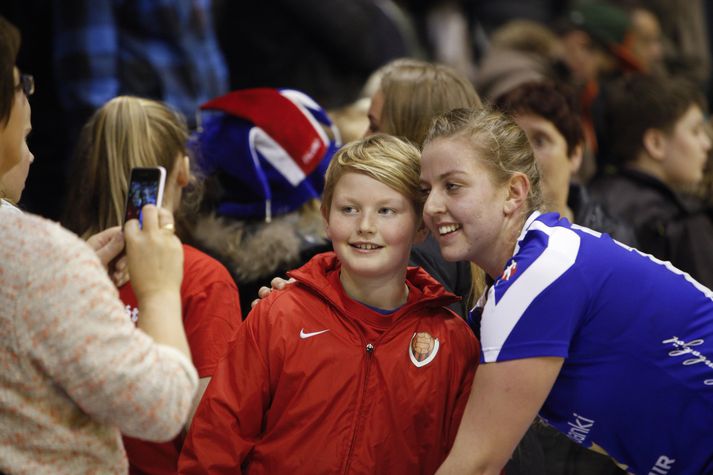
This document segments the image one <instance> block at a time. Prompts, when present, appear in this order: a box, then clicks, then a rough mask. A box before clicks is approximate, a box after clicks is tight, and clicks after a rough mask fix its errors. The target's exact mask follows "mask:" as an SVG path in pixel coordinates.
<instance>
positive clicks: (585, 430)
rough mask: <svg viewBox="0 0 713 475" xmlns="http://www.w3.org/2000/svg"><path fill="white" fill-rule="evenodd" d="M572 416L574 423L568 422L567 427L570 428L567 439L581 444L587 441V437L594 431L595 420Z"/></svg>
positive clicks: (576, 415) (577, 415)
mask: <svg viewBox="0 0 713 475" xmlns="http://www.w3.org/2000/svg"><path fill="white" fill-rule="evenodd" d="M572 415H573V416H574V422H572V421H568V422H567V425H568V426H569V432H567V437H569V438H570V439H572V440H574V441H575V442H577V443H579V444H581V443H582V442H584V441H585V440H586V439H587V435H588V434H589V432H590V431H591V430H592V427H593V426H594V420H592V419H587V418H586V417H582V416H580V415H579V414H576V413H572Z"/></svg>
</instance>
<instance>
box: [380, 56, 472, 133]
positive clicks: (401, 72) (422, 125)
mask: <svg viewBox="0 0 713 475" xmlns="http://www.w3.org/2000/svg"><path fill="white" fill-rule="evenodd" d="M383 71H384V72H383V76H382V78H381V85H380V88H379V89H380V90H381V93H382V94H383V96H384V106H383V108H382V111H381V121H380V127H381V132H384V133H387V134H390V135H396V136H399V137H404V138H406V139H408V140H410V141H411V142H413V143H414V144H416V145H418V146H419V147H420V146H421V144H422V143H423V139H424V138H425V137H426V132H428V126H429V125H430V123H431V120H432V119H433V117H435V116H436V115H438V114H442V113H444V112H448V111H449V110H452V109H455V108H458V107H469V108H474V109H475V108H479V107H481V106H482V102H481V100H480V97H479V96H478V94H477V93H476V92H475V89H474V88H473V85H472V84H471V83H470V81H469V80H468V79H467V78H465V77H464V76H462V75H461V74H460V73H458V72H457V71H456V70H455V69H453V68H450V67H448V66H444V65H441V64H433V63H428V62H425V61H419V60H415V59H399V60H395V61H393V62H391V63H389V64H387V65H386V66H385V67H384V69H383Z"/></svg>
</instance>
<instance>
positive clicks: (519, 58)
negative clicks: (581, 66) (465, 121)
mask: <svg viewBox="0 0 713 475" xmlns="http://www.w3.org/2000/svg"><path fill="white" fill-rule="evenodd" d="M490 40H491V41H490V46H489V47H488V50H487V51H486V52H485V55H484V56H483V58H482V60H481V62H480V65H479V69H478V73H477V75H476V80H475V87H476V89H477V90H478V92H479V93H480V94H481V95H482V96H483V97H484V98H486V99H488V100H490V101H495V100H497V98H498V96H500V95H501V94H503V93H505V92H507V91H509V90H510V89H512V88H514V87H516V86H518V85H520V84H523V83H526V82H529V81H535V80H544V79H547V78H550V79H555V78H560V79H569V70H568V69H567V66H566V64H565V63H564V60H563V54H564V53H563V46H562V43H561V41H560V39H559V38H558V37H557V35H555V34H554V32H552V31H551V30H550V29H549V28H547V27H546V26H544V25H542V24H540V23H537V22H533V21H530V20H512V21H510V22H508V23H506V24H504V25H503V26H501V27H500V28H498V29H497V30H495V31H494V32H493V35H492V37H491V39H490Z"/></svg>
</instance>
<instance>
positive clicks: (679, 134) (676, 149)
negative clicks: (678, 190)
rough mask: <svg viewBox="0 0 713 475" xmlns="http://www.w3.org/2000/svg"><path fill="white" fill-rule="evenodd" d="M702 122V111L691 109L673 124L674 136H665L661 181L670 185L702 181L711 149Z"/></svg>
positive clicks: (695, 106)
mask: <svg viewBox="0 0 713 475" xmlns="http://www.w3.org/2000/svg"><path fill="white" fill-rule="evenodd" d="M704 120H705V119H704V117H703V111H701V108H700V107H698V106H697V105H692V106H691V107H689V108H688V110H687V111H686V113H685V114H683V116H682V117H681V118H680V119H679V120H678V122H676V125H675V126H674V128H673V132H671V133H670V134H666V135H665V137H664V143H663V147H664V148H663V152H664V160H663V161H662V167H663V173H664V181H665V182H666V183H668V184H669V185H674V186H676V185H679V186H681V185H682V186H687V185H695V184H698V183H700V181H701V180H702V179H703V169H704V167H705V164H706V160H707V159H708V152H709V151H710V149H711V139H710V138H709V137H708V133H707V132H706V130H705V126H704Z"/></svg>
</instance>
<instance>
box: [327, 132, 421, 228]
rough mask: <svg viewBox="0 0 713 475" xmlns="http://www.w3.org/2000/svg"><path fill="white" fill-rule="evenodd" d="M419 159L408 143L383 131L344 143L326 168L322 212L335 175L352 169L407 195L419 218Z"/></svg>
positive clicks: (330, 197) (329, 207) (330, 198)
mask: <svg viewBox="0 0 713 475" xmlns="http://www.w3.org/2000/svg"><path fill="white" fill-rule="evenodd" d="M420 160H421V154H420V152H419V151H418V149H417V148H416V147H414V146H413V145H412V144H410V143H408V142H405V141H403V140H400V139H398V138H396V137H393V136H390V135H385V134H376V135H372V136H370V137H365V138H363V139H361V140H357V141H355V142H350V143H348V144H346V145H344V146H343V147H342V148H341V149H339V151H338V152H337V153H336V154H335V155H334V157H333V158H332V161H331V163H330V164H329V168H327V173H326V176H325V183H324V193H323V194H322V204H321V208H322V214H323V215H324V216H325V217H328V216H329V211H330V209H331V206H332V199H333V197H334V189H335V187H336V185H337V182H339V179H340V178H341V177H342V176H344V174H345V173H349V172H355V173H361V174H363V175H366V176H368V177H370V178H373V179H374V180H376V181H378V182H379V183H383V184H385V185H386V186H388V187H390V188H392V189H394V190H396V191H398V192H399V193H401V194H402V195H404V196H405V197H406V198H408V200H409V201H411V203H412V205H413V208H414V211H415V212H416V217H417V219H418V220H419V222H420V219H421V212H422V210H423V202H424V200H423V195H422V193H421V186H420V172H421V166H420Z"/></svg>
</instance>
